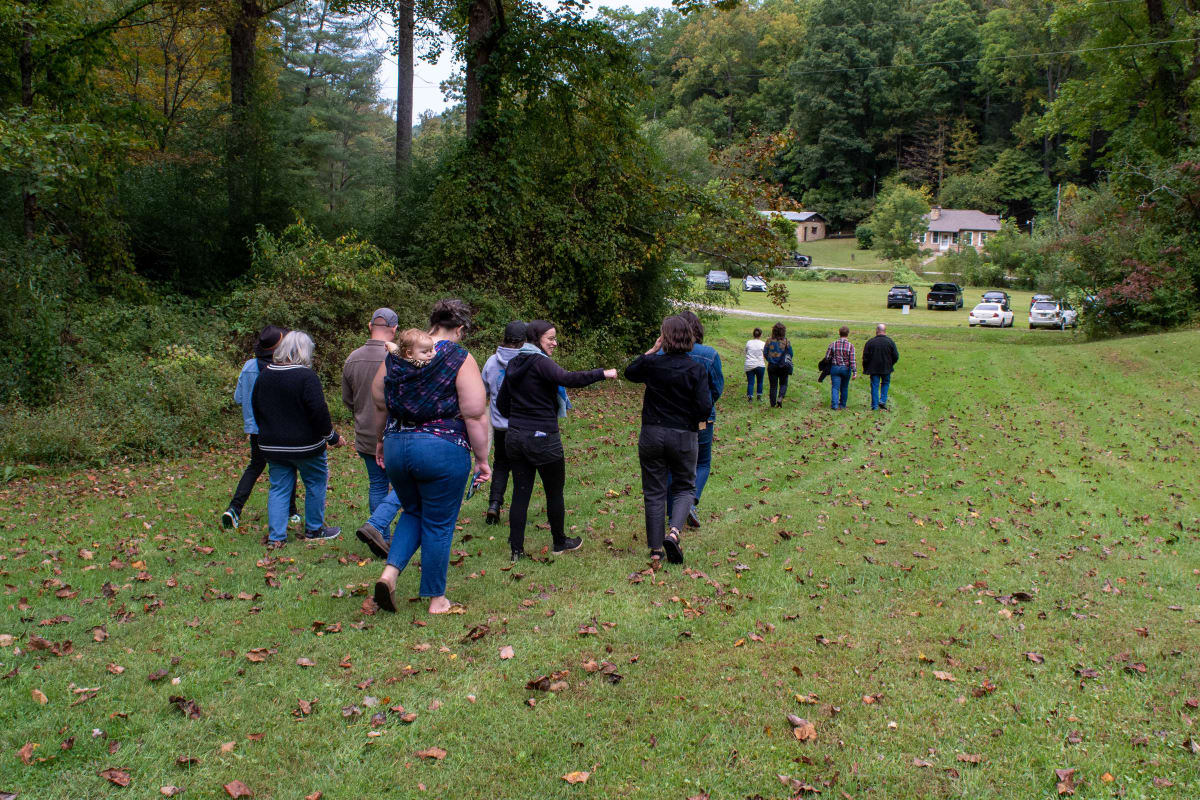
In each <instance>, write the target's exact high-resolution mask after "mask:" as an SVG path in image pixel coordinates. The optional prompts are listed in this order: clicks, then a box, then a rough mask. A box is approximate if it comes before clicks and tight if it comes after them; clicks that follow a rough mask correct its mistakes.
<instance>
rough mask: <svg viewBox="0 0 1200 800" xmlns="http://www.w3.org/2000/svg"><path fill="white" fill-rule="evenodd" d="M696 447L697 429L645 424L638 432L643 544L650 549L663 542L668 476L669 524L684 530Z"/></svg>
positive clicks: (692, 489)
mask: <svg viewBox="0 0 1200 800" xmlns="http://www.w3.org/2000/svg"><path fill="white" fill-rule="evenodd" d="M699 450H700V448H699V444H698V442H697V435H696V431H679V430H674V429H672V428H663V427H659V426H657V425H645V426H643V427H642V432H641V433H640V434H639V435H638V461H639V462H640V463H641V466H642V495H643V497H644V498H645V503H646V544H647V545H649V547H650V549H651V550H661V549H662V546H663V534H664V533H666V531H665V529H664V528H665V526H664V522H665V521H664V519H663V517H664V515H665V512H666V508H667V484H668V480H669V482H670V487H671V491H670V494H671V498H672V500H671V510H670V523H671V527H672V528H677V529H679V530H683V525H684V522H685V521H686V520H687V515H688V511H689V510H690V509H691V507H692V504H693V503H695V502H696V458H697V456H698V454H699Z"/></svg>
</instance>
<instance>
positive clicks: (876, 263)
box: [797, 239, 891, 269]
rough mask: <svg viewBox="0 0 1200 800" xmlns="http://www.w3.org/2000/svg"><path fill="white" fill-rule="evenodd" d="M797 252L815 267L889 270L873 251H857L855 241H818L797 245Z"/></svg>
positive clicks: (886, 263) (887, 265) (889, 266)
mask: <svg viewBox="0 0 1200 800" xmlns="http://www.w3.org/2000/svg"><path fill="white" fill-rule="evenodd" d="M797 251H798V252H800V253H803V254H804V255H806V256H810V257H811V258H812V260H813V266H815V267H827V268H839V269H847V268H851V269H873V268H876V267H878V268H880V269H891V263H890V262H889V261H888V260H887V259H885V258H883V257H882V256H880V255H879V254H878V253H876V252H875V251H874V250H859V249H858V241H857V240H856V239H820V240H818V241H815V242H804V243H802V244H798V245H797Z"/></svg>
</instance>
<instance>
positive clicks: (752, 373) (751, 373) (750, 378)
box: [746, 367, 767, 400]
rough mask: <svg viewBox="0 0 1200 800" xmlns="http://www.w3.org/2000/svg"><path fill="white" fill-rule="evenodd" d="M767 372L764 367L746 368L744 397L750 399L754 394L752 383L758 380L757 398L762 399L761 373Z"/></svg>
mask: <svg viewBox="0 0 1200 800" xmlns="http://www.w3.org/2000/svg"><path fill="white" fill-rule="evenodd" d="M766 373H767V368H766V367H755V368H754V369H748V370H746V399H747V400H752V399H753V398H754V396H755V394H756V392H755V391H754V383H755V381H757V382H758V392H757V394H758V399H759V400H761V399H762V382H763V375H765V374H766Z"/></svg>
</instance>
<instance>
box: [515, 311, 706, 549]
mask: <svg viewBox="0 0 1200 800" xmlns="http://www.w3.org/2000/svg"><path fill="white" fill-rule="evenodd" d="M525 339H526V343H525V345H523V346H522V347H521V350H520V351H519V352H518V353H517V355H516V356H515V357H514V358H513V359H512V360H510V361H509V362H508V367H507V369H506V370H505V373H504V383H502V384H501V385H500V393H499V394H498V395H497V396H496V408H497V409H498V410H499V411H500V413H501V414H502V415H503V416H505V417H507V418H508V433H507V434H506V435H505V439H504V445H505V449H506V451H507V453H508V463H509V467H510V469H511V470H512V479H513V498H512V508H511V509H509V514H508V544H509V547H510V549H511V551H512V560H513V561H516V560H518V559H520V558H521V557H523V556H525V517H526V515H527V514H528V513H529V498H530V497H531V496H532V495H533V477H534V473H535V472H536V473H537V474H538V475H540V476H541V478H542V488H543V489H544V490H545V491H546V515H547V516H548V517H549V518H550V536H551V538H552V541H553V548H552V549H553V552H554V554H555V555H561V554H562V553H566V552H568V551H571V550H578V549H579V547H580V546H581V545H582V544H583V540H582V539H580V538H579V537H577V536H572V537H570V538H568V537H567V536H566V533H565V530H564V529H565V525H566V519H565V518H566V503H565V501H564V500H563V487H564V486H565V485H566V481H567V462H566V460H565V458H564V455H563V446H562V437H561V436H559V432H558V420H559V419H560V418H563V417H566V415H567V409H568V408H570V405H569V403H568V401H567V393H566V391H564V390H563V389H564V388H565V387H572V388H576V387H581V386H588V385H590V384H593V383H595V382H596V381H602V380H604V379H606V378H607V379H609V380H614V379H616V377H617V371H616V370H615V369H589V370H584V371H582V372H567V371H566V370H565V369H563V368H562V367H560V366H559V365H558V364H556V363H554V360H553V359H552V358H550V356H551V355H553V354H554V348H556V347H558V331H557V329H556V328H555V327H554V325H553V324H551V323H549V322H546V321H545V320H540V319H538V320H534V321H533V322H530V323H529V324H528V325H527V326H526V329H525ZM706 386H707V384H706ZM685 513H686V512H685Z"/></svg>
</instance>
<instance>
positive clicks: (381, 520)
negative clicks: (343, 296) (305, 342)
mask: <svg viewBox="0 0 1200 800" xmlns="http://www.w3.org/2000/svg"><path fill="white" fill-rule="evenodd" d="M399 325H400V319H399V317H397V316H396V312H395V311H392V310H391V309H390V308H380V309H376V311H375V313H374V314H372V315H371V324H370V328H369V330H370V333H371V338H370V339H368V340H367V342H366V344H364V345H363V346H362V347H360V348H358V349H357V350H355V351H354V352H353V353H351V354H350V355H349V356H347V357H346V364H345V366H343V367H342V402H343V403H345V404H346V407H347V408H349V409H350V410H351V411H352V412H354V449H355V450H356V451H357V452H358V454H359V455H360V456H362V460H363V464H365V465H366V467H367V479H368V480H369V481H370V484H369V488H368V492H367V501H368V504H369V506H370V508H371V519H370V520H368V521H367V522H365V523H364V524H363V525H362V527H360V528H359V529H358V532H357V536H358V538H359V541H361V542H363V543H364V544H366V546H367V547H368V548H370V550H371V552H372V553H373V554H374V555H375V556H376V557H377V558H387V553H388V546H389V545H390V544H391V541H392V522H393V521H394V520H395V518H396V514H397V513H399V511H400V501H399V500H398V499H397V497H396V493H395V492H394V491H393V490H392V489H391V487H390V486H389V485H388V478H387V473H385V472H384V470H383V468H382V467H380V466H379V465H378V464H377V463H375V445H376V443H377V441H378V431H380V430H382V429H383V425H382V424H381V420H380V419H379V416H380V412H379V410H378V409H376V407H375V402H374V400H373V399H372V398H371V383H372V381H374V380H375V373H377V372H378V371H379V365H380V364H382V363H383V359H384V357H385V356H387V343H388V342H390V341H392V340H393V339H395V338H396V328H397V327H399Z"/></svg>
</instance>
